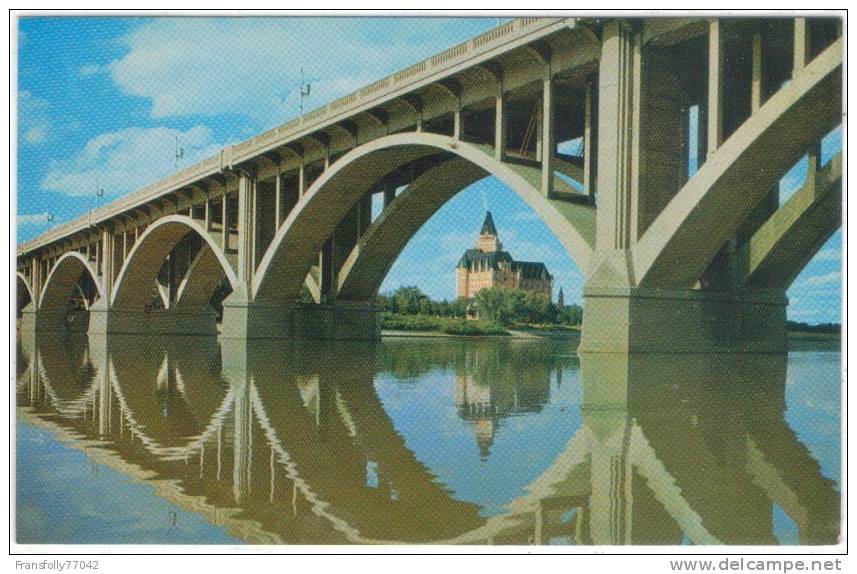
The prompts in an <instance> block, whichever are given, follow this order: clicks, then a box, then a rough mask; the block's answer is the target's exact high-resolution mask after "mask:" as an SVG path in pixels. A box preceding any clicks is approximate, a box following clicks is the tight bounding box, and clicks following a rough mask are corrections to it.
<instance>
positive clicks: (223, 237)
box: [220, 184, 229, 253]
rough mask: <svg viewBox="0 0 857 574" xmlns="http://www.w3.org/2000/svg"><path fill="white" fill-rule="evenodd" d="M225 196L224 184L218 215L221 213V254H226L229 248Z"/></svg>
mask: <svg viewBox="0 0 857 574" xmlns="http://www.w3.org/2000/svg"><path fill="white" fill-rule="evenodd" d="M226 196H227V193H226V184H224V185H223V201H221V202H220V213H221V216H220V221H221V223H222V225H221V229H220V241H221V244H222V245H223V252H224V253H226V252H227V251H228V248H229V225H228V222H227V221H226V215H227V213H228V212H227V210H226Z"/></svg>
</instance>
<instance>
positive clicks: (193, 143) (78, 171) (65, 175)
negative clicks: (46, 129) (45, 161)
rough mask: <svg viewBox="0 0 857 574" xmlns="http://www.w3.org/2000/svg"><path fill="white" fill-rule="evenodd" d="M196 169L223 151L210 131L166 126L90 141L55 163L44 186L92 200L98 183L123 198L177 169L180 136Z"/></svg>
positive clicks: (186, 157) (186, 161) (187, 162)
mask: <svg viewBox="0 0 857 574" xmlns="http://www.w3.org/2000/svg"><path fill="white" fill-rule="evenodd" d="M176 137H178V138H179V143H180V145H181V146H182V147H183V148H184V151H185V155H184V158H183V160H182V165H185V166H186V165H191V164H193V163H195V162H197V161H200V160H202V159H205V158H206V157H208V156H211V155H213V154H215V153H217V151H218V150H219V149H220V146H219V145H218V144H217V143H216V142H214V141H213V139H212V133H211V130H210V129H209V128H207V127H205V126H201V125H199V126H195V127H193V128H191V129H189V130H187V131H181V130H177V129H172V128H166V127H156V128H126V129H122V130H119V131H115V132H109V133H105V134H101V135H99V136H96V137H95V138H93V139H91V140H89V142H87V144H86V146H85V147H84V148H83V151H81V152H80V153H79V154H78V156H77V157H76V158H74V159H71V160H68V161H60V162H54V163H52V164H51V165H50V167H49V169H48V173H47V175H46V176H45V178H44V180H43V181H42V188H44V189H46V190H50V191H55V192H59V193H62V194H65V195H69V196H74V197H83V196H91V195H93V193H94V192H95V186H96V182H97V184H98V185H99V186H100V187H101V188H102V189H104V191H105V195H108V196H114V197H115V196H119V195H124V194H126V193H128V192H130V191H134V190H136V189H139V188H141V187H143V186H145V185H147V184H149V183H152V182H153V181H156V180H158V179H161V178H163V177H165V176H167V175H169V174H170V173H172V172H173V171H174V169H175V168H174V160H175V158H174V153H175V141H176V140H175V138H176Z"/></svg>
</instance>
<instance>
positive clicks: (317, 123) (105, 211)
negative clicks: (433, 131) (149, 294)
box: [17, 18, 564, 256]
mask: <svg viewBox="0 0 857 574" xmlns="http://www.w3.org/2000/svg"><path fill="white" fill-rule="evenodd" d="M563 20H564V19H563V18H519V19H515V20H512V21H510V22H507V23H505V24H503V25H501V26H499V27H497V28H493V29H491V30H489V31H488V32H485V33H483V34H480V35H479V36H476V37H474V38H471V39H469V40H467V41H465V42H462V43H461V44H458V45H456V46H453V47H452V48H449V49H448V50H445V51H443V52H441V53H440V54H436V55H434V56H432V57H430V58H428V59H426V60H423V61H421V62H418V63H416V64H414V65H412V66H409V67H407V68H405V69H403V70H399V71H397V72H395V73H393V74H391V75H389V76H387V77H385V78H382V79H380V80H378V81H377V82H374V83H372V84H370V85H368V86H365V87H363V88H361V89H359V90H357V91H356V92H352V93H351V94H348V95H346V96H343V97H341V98H339V99H337V100H334V101H332V102H330V103H327V104H324V105H322V106H320V107H318V108H316V109H315V110H313V111H311V112H309V113H307V114H305V115H304V116H302V117H298V118H295V119H293V120H291V121H288V122H286V123H284V124H281V125H279V126H277V127H275V128H272V129H270V130H268V131H265V132H263V133H261V134H259V135H257V136H255V137H253V138H250V139H248V140H246V141H243V142H241V143H238V144H235V145H232V146H227V147H225V148H223V149H221V152H220V154H218V155H217V156H213V157H211V158H208V159H206V160H203V161H202V162H199V163H197V164H194V165H192V166H190V167H187V168H185V169H183V170H181V171H179V172H177V173H175V174H172V175H170V176H168V177H167V178H165V179H161V180H159V181H157V182H154V183H152V184H149V185H147V186H145V187H144V188H142V189H140V190H138V191H135V192H132V193H130V194H128V195H126V196H125V197H122V198H119V199H116V200H114V201H113V202H111V203H109V204H107V205H105V206H103V207H101V208H98V209H96V210H94V211H93V212H91V213H90V214H87V215H84V216H82V217H78V218H77V219H74V220H72V221H70V222H68V223H64V224H62V225H59V226H57V227H55V228H53V229H51V230H48V231H46V232H45V233H43V234H41V235H39V236H38V237H36V238H34V239H31V240H29V241H27V242H24V243H22V244H21V245H19V246H18V249H17V254H18V255H19V256H20V255H23V254H25V253H27V252H28V251H32V250H34V249H37V248H39V247H42V246H44V245H47V244H49V243H51V242H53V241H56V240H58V239H60V238H62V237H64V236H66V235H70V234H72V233H75V232H78V231H81V230H83V229H85V228H87V227H90V226H91V225H93V223H95V222H99V223H100V222H103V221H105V220H107V219H110V218H111V217H115V216H116V215H119V214H120V213H122V212H123V211H127V210H129V209H132V208H134V207H137V206H138V205H140V204H143V203H145V202H148V201H151V200H153V199H155V198H157V197H160V196H162V195H165V194H167V193H171V192H173V191H176V190H177V189H179V188H180V187H181V186H183V185H187V184H188V183H191V182H192V181H195V180H198V179H201V178H202V177H205V176H207V175H211V174H212V173H216V172H218V171H222V170H223V169H225V168H226V167H228V166H231V165H233V164H234V163H240V162H242V161H245V160H247V159H249V158H250V157H253V156H254V155H257V154H258V153H261V152H262V151H265V150H266V148H270V147H273V146H278V145H283V144H285V143H287V142H288V141H289V140H291V139H297V138H298V137H301V136H303V135H306V133H308V132H310V131H314V130H318V129H321V128H323V127H324V126H325V125H326V124H327V123H333V121H332V120H334V119H335V118H339V117H340V116H342V115H343V114H347V113H348V112H353V113H357V108H360V107H361V106H364V105H366V104H367V101H366V100H380V99H384V98H386V97H389V96H391V95H392V94H393V93H394V92H396V91H398V90H399V89H400V88H401V87H402V85H403V84H413V83H417V82H419V81H422V80H424V79H426V78H428V77H429V76H433V75H436V74H437V73H438V72H442V71H443V70H445V69H448V68H452V67H454V66H455V65H457V64H459V63H460V62H461V61H463V60H465V59H466V58H469V57H472V56H474V55H478V54H481V53H484V52H487V51H489V50H490V49H492V48H494V47H496V45H497V44H499V43H500V42H501V41H502V42H508V41H509V40H511V39H512V38H511V37H510V36H513V35H514V34H515V33H517V34H519V35H520V36H526V35H529V34H532V33H534V32H536V31H538V30H540V29H543V28H547V27H549V26H551V25H554V24H556V23H558V22H561V21H563ZM539 23H541V24H543V26H541V27H538V26H537V25H538V24H539Z"/></svg>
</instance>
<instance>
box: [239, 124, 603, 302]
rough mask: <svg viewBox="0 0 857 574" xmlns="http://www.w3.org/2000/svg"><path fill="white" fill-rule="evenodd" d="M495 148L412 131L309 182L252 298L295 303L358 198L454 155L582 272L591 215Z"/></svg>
mask: <svg viewBox="0 0 857 574" xmlns="http://www.w3.org/2000/svg"><path fill="white" fill-rule="evenodd" d="M492 149H493V148H490V147H487V146H486V147H484V148H483V147H480V146H477V145H473V144H469V143H465V142H461V141H457V140H453V139H450V138H449V137H446V136H440V135H436V134H430V133H424V132H419V133H415V132H411V133H403V134H396V135H391V136H387V137H383V138H380V139H377V140H374V141H372V142H369V143H367V144H365V145H363V146H360V147H359V148H356V149H354V150H352V151H350V152H349V153H347V154H346V155H345V156H343V157H342V158H341V159H340V160H338V161H337V162H336V163H334V164H333V165H332V166H331V167H330V169H328V170H327V171H325V172H324V173H323V174H322V175H321V176H320V177H319V178H318V180H316V181H315V182H314V183H313V185H312V186H311V187H310V188H309V189H308V190H307V192H306V194H305V195H304V196H303V197H302V198H301V200H300V202H299V203H298V205H297V206H295V208H294V209H293V210H292V212H291V213H290V214H289V216H288V218H287V219H286V221H285V222H284V223H283V225H282V226H281V227H280V230H279V231H278V232H277V234H276V235H275V236H274V239H273V240H272V242H271V245H270V247H269V248H268V250H267V252H266V253H265V256H264V257H263V258H262V261H261V262H260V264H259V267H258V273H257V274H256V276H255V278H254V280H253V296H254V298H255V299H260V300H265V299H278V298H279V299H289V298H297V296H298V293H299V291H300V288H301V286H302V285H303V282H304V279H305V277H306V276H307V274H308V273H309V270H310V268H311V267H312V265H313V264H314V263H315V261H316V258H317V257H318V253H319V252H320V251H321V250H322V248H323V245H324V243H325V241H326V240H327V239H328V238H329V237H330V236H331V235H332V234H333V232H334V230H335V228H336V226H337V225H338V224H339V222H340V221H342V219H343V217H344V216H345V215H346V213H347V212H348V210H349V209H351V207H352V206H353V205H354V204H355V203H356V202H357V201H358V199H359V198H360V197H362V196H363V195H364V194H365V193H367V192H369V191H370V190H371V189H372V188H373V187H374V186H375V185H376V183H377V182H378V181H379V180H381V179H382V178H383V177H384V176H386V175H388V174H390V173H391V172H394V171H395V170H397V169H399V168H400V167H402V166H404V165H405V164H407V163H409V162H412V161H414V160H418V159H421V158H428V157H430V156H437V155H438V154H445V155H446V156H448V157H449V158H452V157H454V156H458V157H460V158H462V159H464V160H466V161H468V162H469V163H472V164H474V165H476V166H477V167H478V168H479V169H481V170H482V171H483V172H484V174H485V175H488V174H491V175H494V176H496V177H497V178H499V179H500V180H501V181H503V183H505V184H506V185H508V186H509V187H510V188H511V189H512V190H513V191H514V192H515V193H517V194H518V195H519V196H520V197H521V198H522V199H523V200H524V201H525V202H527V203H528V204H529V205H530V206H531V207H532V208H533V209H534V210H535V211H536V213H538V214H539V216H541V217H542V219H543V220H544V221H545V223H546V224H547V226H548V227H549V228H550V229H551V231H553V233H554V234H555V235H556V236H557V238H558V239H559V240H560V242H562V244H563V246H564V247H565V248H566V250H567V251H568V253H569V254H570V255H571V257H572V259H573V260H574V261H575V263H577V265H578V266H579V267H580V268H581V269H586V266H587V264H588V262H589V257H590V255H591V253H592V249H593V245H594V237H595V233H594V231H595V210H594V209H593V208H592V207H590V206H584V205H579V204H575V203H571V202H565V201H560V200H551V199H548V198H546V197H545V196H544V195H543V194H542V193H541V191H540V190H539V186H538V184H537V182H539V181H540V177H541V176H540V170H539V169H538V168H533V167H527V166H521V165H514V166H513V165H509V164H506V163H502V162H499V161H497V160H496V159H495V158H494V156H493V152H492Z"/></svg>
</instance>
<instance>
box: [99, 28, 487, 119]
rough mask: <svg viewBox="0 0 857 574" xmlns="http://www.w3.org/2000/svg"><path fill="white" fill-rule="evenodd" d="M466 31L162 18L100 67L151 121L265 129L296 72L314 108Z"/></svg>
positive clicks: (294, 87)
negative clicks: (211, 119) (199, 119)
mask: <svg viewBox="0 0 857 574" xmlns="http://www.w3.org/2000/svg"><path fill="white" fill-rule="evenodd" d="M465 27H467V28H469V29H468V30H467V31H466V32H465ZM473 27H474V25H473V23H469V24H468V23H462V22H460V21H456V20H423V21H417V20H413V21H411V20H402V21H400V22H399V23H397V24H396V25H395V26H394V25H391V23H390V22H389V21H385V19H377V20H368V21H367V20H357V19H327V20H325V19H301V18H289V19H285V18H266V19H255V18H164V19H156V20H154V21H152V22H151V23H147V24H144V25H142V26H140V27H138V28H136V29H134V30H133V31H132V32H130V33H129V34H128V35H127V36H126V37H125V38H124V39H123V41H124V43H125V44H126V45H127V47H128V48H129V51H128V53H127V54H125V55H124V56H123V57H121V58H120V59H118V60H115V61H114V62H112V63H111V64H109V66H108V69H109V72H110V75H111V77H112V79H113V81H114V82H115V83H116V84H117V86H118V87H119V88H120V89H121V90H122V91H123V92H125V93H127V94H130V95H134V96H139V97H144V98H148V99H150V100H151V101H152V110H151V115H152V116H153V117H155V118H163V117H173V116H183V115H219V114H240V115H244V116H247V117H250V118H252V119H254V120H256V121H257V122H258V123H259V124H260V125H261V127H270V126H272V125H276V124H279V123H282V122H283V121H286V120H287V119H289V118H290V117H293V116H296V115H297V114H298V99H299V85H300V70H301V67H304V68H305V70H306V72H305V74H306V75H305V78H306V80H307V81H309V82H311V83H312V96H311V99H310V100H309V102H308V104H307V105H308V109H312V108H314V107H317V106H318V105H320V104H322V103H324V102H327V101H330V100H333V99H335V98H337V97H340V96H342V95H345V94H347V93H349V92H350V91H353V90H355V89H357V88H359V87H361V86H363V85H365V84H367V83H370V82H371V81H373V80H375V79H378V78H380V77H382V76H384V75H385V74H388V73H391V72H393V71H395V70H396V69H398V68H400V67H403V66H405V65H408V64H410V63H412V62H414V61H417V60H418V59H419V58H421V57H426V56H430V55H432V54H433V53H434V52H436V51H437V49H438V46H437V38H438V37H439V36H440V37H444V38H448V37H449V38H451V37H452V36H456V32H457V31H458V32H460V33H459V34H457V36H460V37H461V39H463V38H466V37H468V36H470V35H471V34H472V30H473ZM486 28H487V26H486ZM456 39H458V38H457V37H456Z"/></svg>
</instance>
